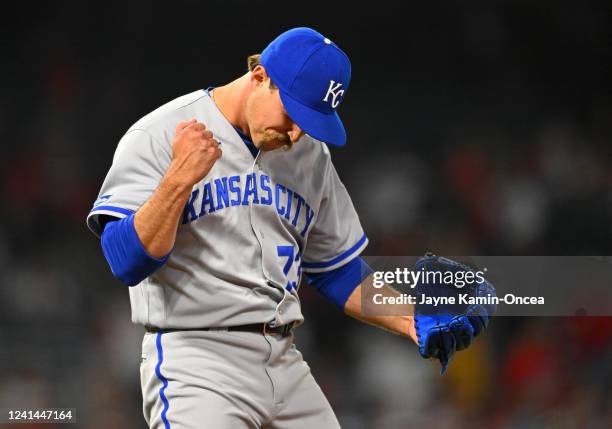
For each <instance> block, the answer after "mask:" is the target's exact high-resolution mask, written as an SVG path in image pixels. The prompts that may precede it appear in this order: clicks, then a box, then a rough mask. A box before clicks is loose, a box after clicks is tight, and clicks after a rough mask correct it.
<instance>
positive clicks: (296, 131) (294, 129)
mask: <svg viewBox="0 0 612 429" xmlns="http://www.w3.org/2000/svg"><path fill="white" fill-rule="evenodd" d="M287 134H288V135H289V138H290V139H291V141H292V142H293V143H295V142H297V141H298V140H299V139H301V138H302V137H303V136H304V131H302V129H301V128H300V127H298V126H297V124H296V123H295V122H294V123H293V125H292V126H291V130H289V132H288V133H287Z"/></svg>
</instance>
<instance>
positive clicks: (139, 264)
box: [101, 216, 170, 286]
mask: <svg viewBox="0 0 612 429" xmlns="http://www.w3.org/2000/svg"><path fill="white" fill-rule="evenodd" d="M132 217H133V216H128V217H126V218H124V219H121V220H119V221H114V222H109V223H108V224H107V225H106V227H105V228H104V232H103V233H102V239H101V245H102V251H103V253H104V257H105V258H106V261H107V262H108V265H109V267H110V269H111V272H112V273H113V276H115V277H116V278H117V279H119V281H121V282H122V283H123V284H126V285H128V286H135V285H137V284H139V283H140V282H142V281H143V280H144V279H146V278H147V277H149V276H150V275H151V274H153V273H154V272H155V271H157V270H158V269H159V268H160V267H161V266H162V265H164V264H165V263H166V261H167V260H168V258H169V257H170V254H168V255H166V256H165V257H163V258H161V259H157V258H153V257H152V256H150V255H149V254H148V253H147V252H146V250H145V249H144V247H143V246H142V244H141V243H140V240H139V238H138V235H137V234H136V230H135V229H134V224H133V219H132Z"/></svg>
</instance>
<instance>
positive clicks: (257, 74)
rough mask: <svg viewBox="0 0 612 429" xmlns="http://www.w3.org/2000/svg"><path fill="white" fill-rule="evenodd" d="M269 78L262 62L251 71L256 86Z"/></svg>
mask: <svg viewBox="0 0 612 429" xmlns="http://www.w3.org/2000/svg"><path fill="white" fill-rule="evenodd" d="M267 78H268V73H267V72H266V69H265V68H264V66H262V65H261V64H259V65H257V66H256V67H255V68H254V69H253V71H251V82H252V83H253V84H255V85H256V86H259V85H261V84H263V83H264V82H265V81H266V79H267Z"/></svg>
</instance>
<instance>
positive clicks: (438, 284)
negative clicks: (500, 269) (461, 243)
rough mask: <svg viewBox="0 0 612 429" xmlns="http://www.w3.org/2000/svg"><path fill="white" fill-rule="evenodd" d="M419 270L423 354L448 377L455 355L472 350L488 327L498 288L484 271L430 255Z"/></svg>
mask: <svg viewBox="0 0 612 429" xmlns="http://www.w3.org/2000/svg"><path fill="white" fill-rule="evenodd" d="M416 269H417V272H418V271H421V272H422V274H421V276H420V278H419V281H418V282H417V284H416V286H415V291H416V304H415V307H414V321H415V328H416V333H417V338H418V340H419V353H420V354H421V356H422V357H423V358H426V359H429V358H434V359H438V360H439V361H440V363H441V364H442V368H441V370H440V374H444V372H446V369H447V368H448V363H449V362H450V360H451V358H452V357H453V354H454V353H455V352H456V351H459V350H463V349H465V348H466V347H468V346H469V345H470V344H471V343H472V341H473V339H474V338H475V337H477V336H478V335H479V334H480V333H481V332H483V331H484V330H485V329H486V327H487V326H488V324H489V322H490V320H491V317H492V316H493V314H494V313H495V310H496V308H497V305H496V304H495V303H491V302H492V301H495V299H494V298H495V296H496V295H495V288H494V287H493V285H492V284H491V283H489V282H488V281H487V280H485V279H484V277H483V275H482V272H476V271H475V270H474V269H472V268H470V267H468V266H466V265H463V264H460V263H459V262H455V261H452V260H450V259H447V258H444V257H441V256H436V255H433V254H430V253H428V254H426V255H425V256H424V257H421V258H419V259H418V260H417V263H416ZM468 273H471V274H468ZM468 279H470V280H472V281H468ZM451 298H454V299H451ZM475 298H480V299H475ZM489 298H493V299H489ZM478 302H480V303H478Z"/></svg>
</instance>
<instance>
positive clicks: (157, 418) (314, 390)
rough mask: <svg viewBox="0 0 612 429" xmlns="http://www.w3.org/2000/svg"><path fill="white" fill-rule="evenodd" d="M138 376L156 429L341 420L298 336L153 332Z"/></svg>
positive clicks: (262, 428)
mask: <svg viewBox="0 0 612 429" xmlns="http://www.w3.org/2000/svg"><path fill="white" fill-rule="evenodd" d="M140 379H141V387H142V395H143V412H144V417H145V420H146V422H147V424H148V425H149V427H150V428H152V429H159V428H164V429H168V428H173V429H192V428H194V429H195V428H198V429H206V428H211V429H247V428H248V429H256V428H257V429H313V428H316V429H332V428H333V429H336V428H339V427H340V424H339V423H338V420H337V419H336V416H335V415H334V412H333V411H332V409H331V406H330V405H329V402H328V401H327V399H326V398H325V395H324V394H323V392H322V391H321V389H320V388H319V386H318V385H317V383H316V382H315V380H314V378H313V376H312V374H311V373H310V368H309V367H308V364H307V363H306V362H304V360H303V359H302V354H301V353H300V352H299V351H298V350H297V348H296V347H295V345H294V344H293V335H289V336H286V337H282V336H280V335H263V334H258V333H255V332H241V331H223V330H215V331H177V332H166V333H151V332H147V333H145V336H144V338H143V341H142V362H141V366H140Z"/></svg>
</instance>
